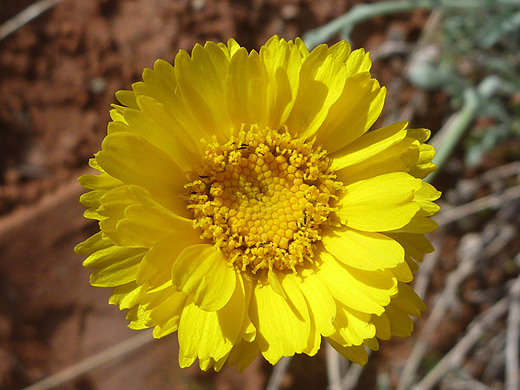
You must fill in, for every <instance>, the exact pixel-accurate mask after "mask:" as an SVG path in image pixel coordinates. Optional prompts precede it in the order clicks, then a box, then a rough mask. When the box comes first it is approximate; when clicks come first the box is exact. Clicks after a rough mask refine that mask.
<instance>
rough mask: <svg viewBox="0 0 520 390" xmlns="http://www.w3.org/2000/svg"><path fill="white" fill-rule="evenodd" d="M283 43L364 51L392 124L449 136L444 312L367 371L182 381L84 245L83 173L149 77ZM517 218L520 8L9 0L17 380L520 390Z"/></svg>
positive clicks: (5, 93) (10, 228)
mask: <svg viewBox="0 0 520 390" xmlns="http://www.w3.org/2000/svg"><path fill="white" fill-rule="evenodd" d="M273 34H278V35H280V36H281V37H284V38H286V39H294V38H295V37H297V36H302V37H304V40H305V42H306V43H307V44H308V46H310V47H313V46H315V45H317V44H320V43H323V42H327V43H334V42H337V41H338V40H339V39H347V40H349V41H350V42H351V43H352V46H353V48H359V47H364V48H366V49H367V50H368V51H370V52H371V55H372V59H373V61H374V66H373V69H372V73H373V76H374V77H376V78H377V79H379V81H380V82H381V83H382V84H383V85H386V86H387V88H388V95H387V100H386V105H385V110H384V112H383V115H382V116H381V119H380V120H379V122H378V123H377V124H376V125H377V126H381V125H384V124H387V123H390V122H395V121H398V120H403V119H405V120H408V121H410V123H411V127H426V128H429V129H431V130H432V134H433V139H432V140H431V142H432V143H433V144H435V145H436V146H437V148H438V155H437V158H436V162H437V164H438V165H439V166H440V169H439V171H438V172H437V173H436V175H435V176H434V177H432V178H430V181H431V182H432V183H433V184H434V185H435V186H436V187H437V188H438V189H439V190H441V191H443V197H442V199H441V201H440V203H441V206H442V209H441V212H440V213H439V214H438V216H437V217H436V219H437V221H438V222H439V225H440V228H439V229H438V230H437V231H436V232H435V233H434V234H432V235H431V237H430V238H431V240H432V241H433V243H434V245H435V247H436V251H435V253H434V254H432V255H429V256H427V257H426V258H425V261H424V264H423V267H422V269H421V271H420V272H419V273H418V274H417V275H416V281H415V288H416V290H417V291H418V292H419V294H420V295H421V296H422V297H423V298H424V300H425V301H426V303H427V305H428V311H427V312H426V313H425V314H424V315H423V317H422V318H420V319H419V320H418V321H417V322H416V331H415V332H414V334H413V335H412V337H410V338H406V339H398V338H397V339H393V340H391V341H383V342H381V349H380V350H379V351H377V352H374V353H373V354H372V356H371V357H370V360H369V363H368V364H367V366H366V367H359V366H356V365H349V364H348V363H347V362H346V361H344V359H343V358H338V356H337V355H336V354H334V353H332V352H331V351H329V350H326V349H325V348H322V350H320V352H319V353H318V355H317V356H315V357H313V358H309V357H307V356H296V357H294V358H292V359H285V360H283V361H282V362H281V363H279V364H278V365H277V366H276V367H275V368H274V369H273V367H271V366H270V365H269V364H268V363H266V362H265V361H263V359H257V360H256V361H255V362H254V363H253V364H252V365H251V366H250V367H249V368H248V369H247V370H246V371H245V372H244V373H242V374H238V373H237V371H236V369H235V368H224V369H223V370H222V371H221V372H220V373H218V374H215V373H213V372H208V373H204V372H200V370H199V368H198V366H197V364H195V365H194V366H192V367H191V368H189V369H186V370H182V371H181V370H180V369H179V368H178V363H177V357H178V355H177V349H178V346H177V337H176V335H170V336H168V337H166V338H164V339H161V340H158V341H149V340H150V337H149V335H148V334H147V333H144V335H143V334H140V333H136V332H133V331H130V330H128V329H127V328H126V322H125V320H124V313H120V312H119V310H118V308H117V307H113V306H109V305H107V300H108V296H109V291H108V290H105V289H100V288H93V287H90V286H89V284H88V275H89V272H88V271H87V270H86V269H83V267H82V265H81V262H82V258H80V257H79V256H77V255H75V254H74V253H73V251H72V249H73V247H74V245H76V244H77V243H78V242H80V241H82V240H83V239H85V238H86V237H87V236H89V235H91V234H93V233H94V232H95V231H96V230H97V227H96V226H95V224H94V223H92V222H91V221H88V220H86V219H84V218H83V217H82V212H83V207H82V206H80V204H79V202H78V198H79V196H80V195H81V194H82V193H83V189H82V188H80V186H79V184H77V182H76V179H77V177H78V176H79V175H81V174H83V173H85V172H86V171H87V160H88V158H90V157H91V156H92V155H93V153H95V152H96V151H97V150H98V149H99V147H100V143H101V141H102V139H103V137H104V136H105V134H106V125H107V122H108V121H109V115H108V111H109V109H110V104H111V103H114V102H115V98H114V93H115V91H117V90H119V89H130V85H131V83H133V82H135V81H138V80H140V76H141V72H142V70H143V68H145V67H152V65H153V62H154V61H155V60H156V59H157V58H162V59H165V60H168V61H173V59H174V57H175V55H176V53H177V52H178V50H179V49H185V50H188V51H189V50H191V48H192V47H193V45H194V44H195V43H197V42H198V43H202V44H203V43H204V42H205V41H207V40H214V41H224V42H225V41H227V39H229V38H231V37H233V38H236V39H237V41H238V42H239V43H240V44H241V45H242V46H245V47H247V48H248V49H258V48H259V47H260V46H261V45H262V44H263V43H265V41H266V40H267V39H268V38H269V37H271V36H272V35H273ZM519 210H520V1H519V0H451V1H449V0H389V1H364V2H362V1H350V0H320V1H317V0H316V1H313V0H286V1H282V0H249V1H247V0H243V1H240V0H214V1H213V0H41V1H33V0H18V1H14V0H0V389H6V390H11V389H13V390H15V389H16V390H17V389H24V388H26V387H27V386H29V385H31V384H33V383H39V384H36V385H35V386H33V387H31V390H38V389H39V390H43V389H50V388H56V389H71V390H72V389H77V390H98V389H99V390H103V389H110V390H118V389H125V390H129V389H219V390H233V389H252V390H260V389H265V388H268V389H269V390H276V389H332V390H339V389H381V390H386V389H396V388H397V389H400V390H404V389H412V388H415V389H420V390H423V389H453V390H455V389H472V390H480V389H482V390H485V389H497V390H499V389H506V390H518V389H520V376H519V369H520V368H519V363H518V350H519V334H520V330H519V329H520V282H519V280H520V279H519V273H520V257H519V250H520V240H519V227H520V217H519V215H520V213H519ZM114 346H115V347H114ZM56 373H59V375H58V377H52V378H51V379H52V380H51V381H43V382H42V380H44V379H45V378H47V377H49V376H50V375H52V374H56Z"/></svg>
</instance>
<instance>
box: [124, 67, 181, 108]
mask: <svg viewBox="0 0 520 390" xmlns="http://www.w3.org/2000/svg"><path fill="white" fill-rule="evenodd" d="M176 87H177V80H176V79H175V70H174V69H173V66H172V65H171V64H170V63H169V62H167V61H164V60H157V61H155V63H154V64H153V69H149V68H146V69H145V70H144V71H143V81H142V82H138V83H134V84H133V85H132V89H133V90H134V93H135V94H136V95H137V96H149V97H152V98H154V99H155V100H157V101H158V102H159V103H163V104H166V105H168V104H171V103H172V102H173V101H172V96H173V95H174V94H175V89H176Z"/></svg>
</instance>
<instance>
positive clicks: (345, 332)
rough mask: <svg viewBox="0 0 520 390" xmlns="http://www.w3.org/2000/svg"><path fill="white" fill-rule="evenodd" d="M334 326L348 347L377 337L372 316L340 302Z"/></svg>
mask: <svg viewBox="0 0 520 390" xmlns="http://www.w3.org/2000/svg"><path fill="white" fill-rule="evenodd" d="M336 312H337V314H336V318H335V320H334V326H335V327H336V328H337V329H338V331H339V333H340V335H341V337H342V338H343V340H344V342H346V343H348V345H361V344H363V342H364V341H365V340H366V339H369V338H372V337H374V336H375V335H376V327H375V326H374V324H372V323H371V322H370V320H371V315H370V314H368V313H362V312H359V311H356V310H353V309H351V308H349V307H347V306H345V305H343V304H341V303H340V302H338V305H337V311H336Z"/></svg>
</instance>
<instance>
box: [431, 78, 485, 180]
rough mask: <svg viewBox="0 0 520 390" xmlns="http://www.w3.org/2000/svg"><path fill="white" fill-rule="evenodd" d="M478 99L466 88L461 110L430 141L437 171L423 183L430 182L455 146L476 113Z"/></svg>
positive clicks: (473, 92) (476, 94) (475, 94)
mask: <svg viewBox="0 0 520 390" xmlns="http://www.w3.org/2000/svg"><path fill="white" fill-rule="evenodd" d="M479 103H480V97H479V95H478V93H477V91H476V90H475V89H474V88H467V89H466V90H465V91H464V103H463V106H462V108H461V110H460V111H459V112H457V113H455V114H453V116H452V117H450V118H449V119H448V121H447V122H446V123H445V124H444V126H443V128H442V129H441V131H439V133H438V135H437V136H436V137H435V138H434V139H433V140H432V142H431V143H432V144H433V145H434V146H435V148H436V153H435V157H434V159H433V163H434V164H435V165H437V167H438V169H437V171H435V172H433V173H431V174H430V175H429V176H428V177H427V178H426V179H425V181H427V182H431V181H432V180H433V178H434V177H435V175H436V174H437V172H439V171H440V170H441V168H442V166H443V165H444V163H445V162H446V160H447V159H448V157H449V156H450V155H451V153H452V152H453V149H455V146H456V145H457V143H458V142H459V140H460V139H461V138H462V135H463V134H464V132H465V131H466V129H467V128H468V127H469V125H470V124H471V122H473V119H475V116H476V115H477V112H478V107H479Z"/></svg>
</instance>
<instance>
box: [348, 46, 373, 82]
mask: <svg viewBox="0 0 520 390" xmlns="http://www.w3.org/2000/svg"><path fill="white" fill-rule="evenodd" d="M371 67H372V61H371V60H370V55H369V54H368V53H365V49H363V48H361V49H357V50H354V51H353V52H352V53H350V55H349V57H348V59H347V72H348V76H349V77H352V76H354V75H356V74H358V73H364V72H369V71H370V68H371Z"/></svg>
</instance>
